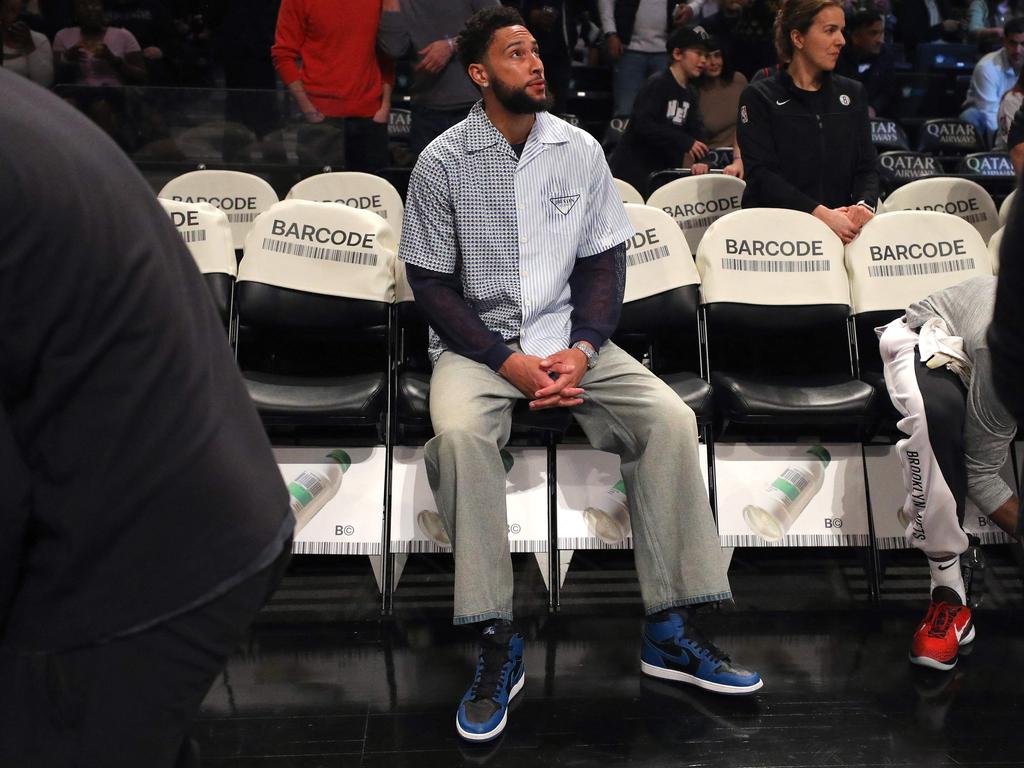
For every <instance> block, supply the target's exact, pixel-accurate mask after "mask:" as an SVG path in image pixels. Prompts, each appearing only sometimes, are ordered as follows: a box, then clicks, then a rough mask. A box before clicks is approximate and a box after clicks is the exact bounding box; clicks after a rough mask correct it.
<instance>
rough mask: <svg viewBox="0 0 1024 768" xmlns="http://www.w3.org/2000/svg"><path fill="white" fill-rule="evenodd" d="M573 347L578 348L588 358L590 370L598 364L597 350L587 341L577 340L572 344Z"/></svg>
mask: <svg viewBox="0 0 1024 768" xmlns="http://www.w3.org/2000/svg"><path fill="white" fill-rule="evenodd" d="M572 348H573V349H578V350H579V351H580V352H582V353H583V354H584V355H585V356H586V358H587V370H590V369H591V368H593V367H594V366H595V365H597V350H596V349H594V348H593V347H592V346H590V345H589V344H588V343H586V342H585V341H577V342H576V343H575V344H573V345H572Z"/></svg>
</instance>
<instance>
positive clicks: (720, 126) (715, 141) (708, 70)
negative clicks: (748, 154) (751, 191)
mask: <svg viewBox="0 0 1024 768" xmlns="http://www.w3.org/2000/svg"><path fill="white" fill-rule="evenodd" d="M708 48H709V49H710V50H709V51H708V59H707V63H706V64H705V65H704V72H703V73H702V74H701V76H700V77H699V78H697V82H696V86H697V93H698V94H699V96H700V113H701V117H702V118H703V120H704V131H705V133H706V135H707V145H708V147H710V148H716V147H732V148H733V161H732V163H730V164H729V165H727V166H726V167H725V168H724V169H723V170H724V172H725V173H726V174H728V175H729V176H737V177H739V178H741V179H742V178H743V160H742V157H741V155H740V148H739V144H738V143H737V141H736V121H737V120H738V119H739V111H740V94H742V93H743V89H744V88H746V87H747V78H746V77H744V76H743V73H742V72H736V71H734V70H733V69H732V67H731V66H730V58H731V56H727V55H726V54H725V51H724V50H723V46H722V44H721V42H720V41H719V40H718V38H714V37H712V38H711V39H709V40H708Z"/></svg>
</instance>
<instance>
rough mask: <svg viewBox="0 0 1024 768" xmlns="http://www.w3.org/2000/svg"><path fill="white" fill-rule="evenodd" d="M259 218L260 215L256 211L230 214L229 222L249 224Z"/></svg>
mask: <svg viewBox="0 0 1024 768" xmlns="http://www.w3.org/2000/svg"><path fill="white" fill-rule="evenodd" d="M257 216H259V213H258V212H256V211H248V212H234V213H228V221H230V222H231V223H232V224H242V223H245V224H248V223H249V222H251V221H254V220H255V219H256V217H257Z"/></svg>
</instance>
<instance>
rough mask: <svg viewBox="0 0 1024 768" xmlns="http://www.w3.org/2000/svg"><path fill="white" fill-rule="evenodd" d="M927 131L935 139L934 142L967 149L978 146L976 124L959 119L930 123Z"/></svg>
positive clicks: (926, 127) (926, 126)
mask: <svg viewBox="0 0 1024 768" xmlns="http://www.w3.org/2000/svg"><path fill="white" fill-rule="evenodd" d="M925 132H926V133H927V134H928V136H930V137H931V138H932V139H933V140H934V141H933V143H934V144H941V145H943V146H947V147H961V148H967V149H969V148H971V147H976V146H978V134H977V133H976V132H975V130H974V126H973V125H971V124H970V123H962V122H960V121H959V120H950V121H942V122H934V123H928V124H927V125H925Z"/></svg>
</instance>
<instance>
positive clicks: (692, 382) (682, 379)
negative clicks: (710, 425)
mask: <svg viewBox="0 0 1024 768" xmlns="http://www.w3.org/2000/svg"><path fill="white" fill-rule="evenodd" d="M661 380H662V381H664V382H665V383H666V384H668V385H669V387H671V388H672V391H673V392H675V393H676V394H677V395H679V397H680V398H682V400H683V402H684V403H686V404H687V405H688V406H690V409H691V410H692V411H693V413H694V415H695V416H696V417H697V422H698V423H705V422H709V421H711V419H712V417H713V416H714V390H712V388H711V385H710V384H708V383H707V382H706V381H704V379H702V378H701V377H700V376H698V375H697V374H695V373H689V372H687V371H680V372H678V373H668V374H665V375H664V376H662V377H661Z"/></svg>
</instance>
